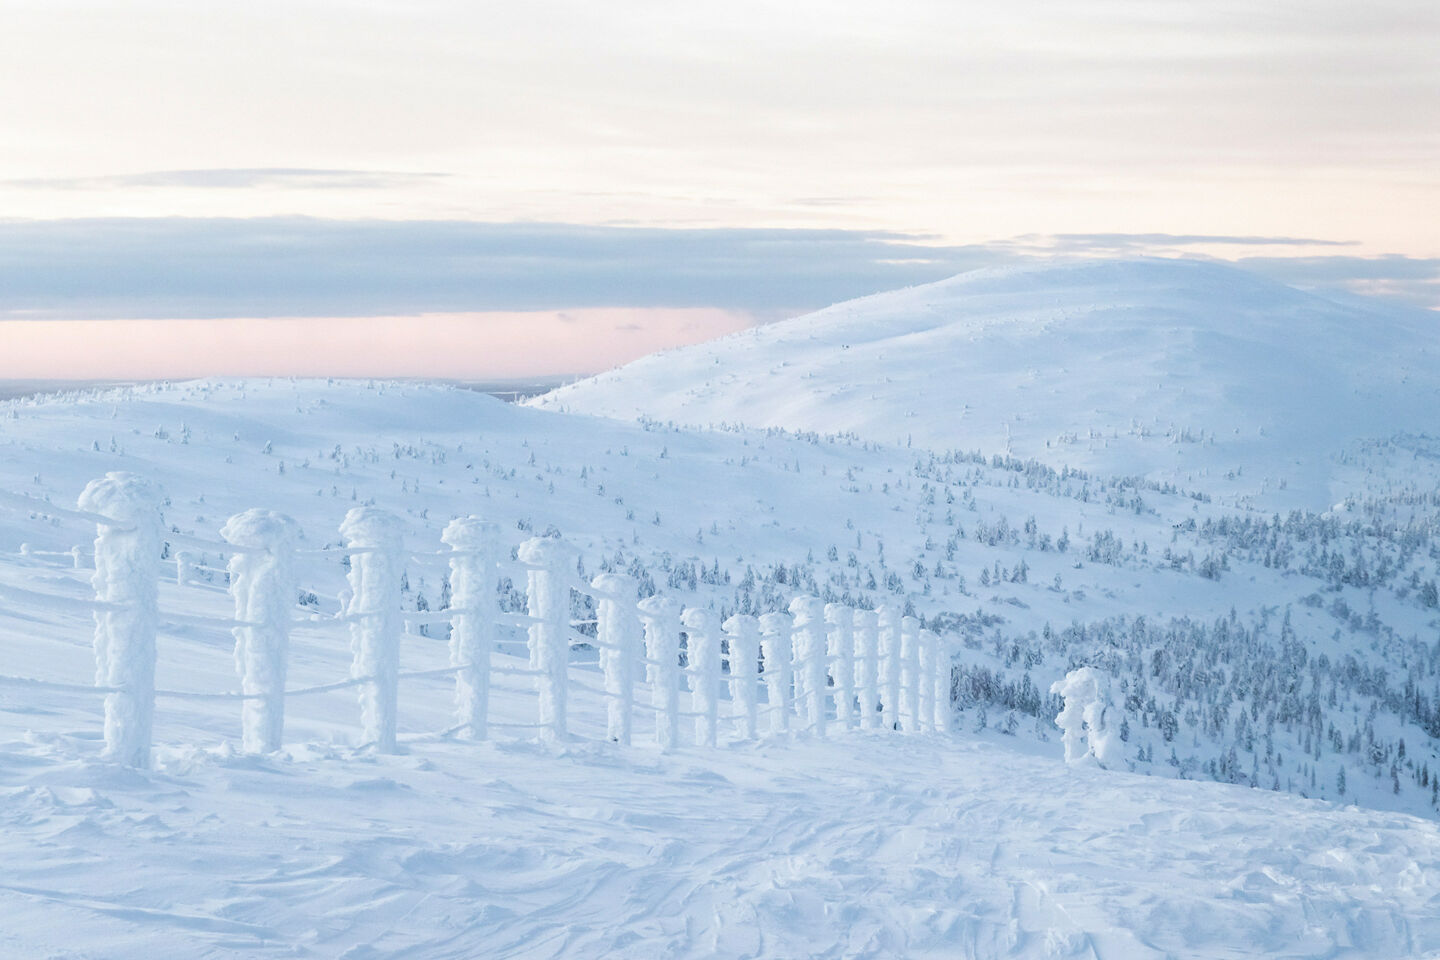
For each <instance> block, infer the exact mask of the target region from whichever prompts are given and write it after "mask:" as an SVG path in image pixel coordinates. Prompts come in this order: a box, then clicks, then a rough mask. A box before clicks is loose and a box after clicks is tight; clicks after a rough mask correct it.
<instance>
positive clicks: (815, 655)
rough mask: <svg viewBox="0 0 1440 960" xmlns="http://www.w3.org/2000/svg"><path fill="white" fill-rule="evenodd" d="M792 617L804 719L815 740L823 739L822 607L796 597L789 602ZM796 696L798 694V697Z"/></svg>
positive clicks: (815, 599)
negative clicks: (801, 686)
mask: <svg viewBox="0 0 1440 960" xmlns="http://www.w3.org/2000/svg"><path fill="white" fill-rule="evenodd" d="M790 612H791V613H792V614H794V615H795V664H796V669H797V670H798V671H799V673H798V674H797V676H802V677H804V678H805V680H804V705H805V716H806V717H807V719H808V720H809V721H810V729H811V730H813V731H815V735H816V736H820V737H823V736H825V720H826V710H825V698H826V697H827V695H828V694H829V690H828V689H827V686H826V682H825V678H826V674H825V667H826V665H827V664H826V655H825V621H824V615H825V607H824V605H823V604H822V603H821V602H820V599H819V598H818V597H796V598H795V599H794V600H791V601H790ZM797 696H798V694H797Z"/></svg>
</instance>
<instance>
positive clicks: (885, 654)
mask: <svg viewBox="0 0 1440 960" xmlns="http://www.w3.org/2000/svg"><path fill="white" fill-rule="evenodd" d="M876 612H877V613H878V614H879V616H880V703H881V707H882V709H883V714H882V716H881V718H880V720H881V725H882V726H883V727H885V728H886V729H889V730H899V729H900V611H898V610H896V609H895V608H894V607H893V606H891V605H890V604H888V603H887V604H885V605H884V606H882V607H881V608H880V609H879V610H878V611H876Z"/></svg>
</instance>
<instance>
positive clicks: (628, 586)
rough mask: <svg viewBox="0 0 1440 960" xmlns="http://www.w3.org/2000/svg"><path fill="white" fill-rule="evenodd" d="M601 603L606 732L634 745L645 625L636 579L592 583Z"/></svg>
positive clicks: (614, 576)
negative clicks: (637, 694) (641, 622)
mask: <svg viewBox="0 0 1440 960" xmlns="http://www.w3.org/2000/svg"><path fill="white" fill-rule="evenodd" d="M590 586H591V588H592V589H593V590H594V591H595V596H596V598H597V599H598V600H599V603H598V604H597V605H596V613H595V619H596V629H595V639H596V640H597V641H598V642H599V645H600V669H601V670H602V671H604V673H605V692H606V693H608V694H609V696H608V697H606V702H605V733H606V735H607V736H608V737H609V738H610V739H611V740H614V741H615V742H616V743H620V744H624V745H625V746H629V745H630V731H631V726H632V717H633V715H634V711H635V678H636V676H637V675H638V674H639V673H640V670H639V667H640V663H641V649H642V647H641V642H642V641H641V629H642V628H641V626H640V614H639V612H638V610H637V607H636V605H635V593H636V591H637V589H638V587H639V584H638V582H637V581H636V580H635V578H634V577H629V576H626V575H625V574H623V573H602V574H599V575H597V576H596V577H595V579H594V580H591V581H590Z"/></svg>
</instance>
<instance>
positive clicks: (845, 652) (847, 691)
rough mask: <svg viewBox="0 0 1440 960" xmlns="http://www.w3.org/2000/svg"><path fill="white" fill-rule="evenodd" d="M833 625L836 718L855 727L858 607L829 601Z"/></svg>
mask: <svg viewBox="0 0 1440 960" xmlns="http://www.w3.org/2000/svg"><path fill="white" fill-rule="evenodd" d="M825 622H826V623H828V624H829V625H830V662H831V664H832V666H831V667H830V671H831V675H832V676H833V677H834V678H835V718H836V719H837V720H839V721H840V722H841V723H843V724H844V725H845V729H846V730H853V729H855V611H854V609H853V608H851V607H848V606H846V605H845V604H843V603H827V604H825Z"/></svg>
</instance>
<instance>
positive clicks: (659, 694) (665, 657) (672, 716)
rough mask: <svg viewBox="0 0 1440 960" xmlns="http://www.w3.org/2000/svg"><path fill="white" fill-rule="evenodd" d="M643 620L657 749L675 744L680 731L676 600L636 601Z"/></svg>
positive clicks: (677, 612) (669, 747) (678, 615)
mask: <svg viewBox="0 0 1440 960" xmlns="http://www.w3.org/2000/svg"><path fill="white" fill-rule="evenodd" d="M640 617H641V619H642V620H644V621H645V656H646V658H647V659H648V660H649V661H650V662H649V663H647V664H646V666H645V678H646V679H647V680H648V681H649V682H650V703H651V704H652V705H653V706H654V707H655V742H656V743H658V744H659V745H660V749H661V750H670V749H672V748H673V747H674V746H675V741H676V740H677V739H678V735H679V732H680V601H678V600H671V599H670V598H669V597H660V596H655V597H646V598H645V599H644V600H641V601H640Z"/></svg>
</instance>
